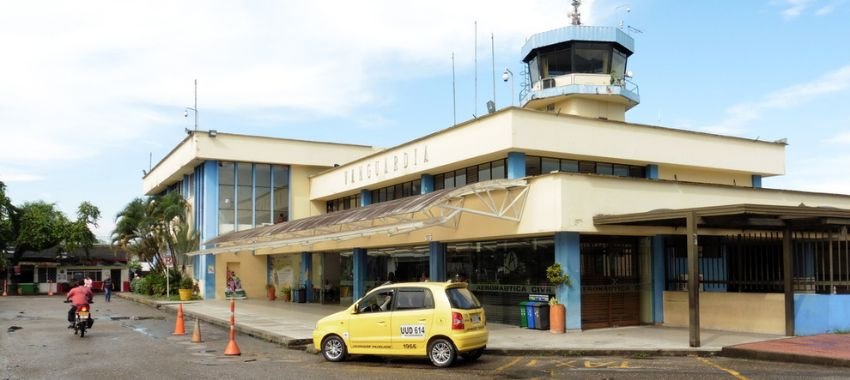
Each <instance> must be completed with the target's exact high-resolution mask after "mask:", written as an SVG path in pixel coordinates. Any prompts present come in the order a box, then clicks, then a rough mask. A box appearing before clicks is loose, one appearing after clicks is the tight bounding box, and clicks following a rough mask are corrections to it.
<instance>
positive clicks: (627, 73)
mask: <svg viewBox="0 0 850 380" xmlns="http://www.w3.org/2000/svg"><path fill="white" fill-rule="evenodd" d="M633 76H634V73H632V71H631V70H626V78H631V77H633Z"/></svg>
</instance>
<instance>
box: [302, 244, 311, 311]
mask: <svg viewBox="0 0 850 380" xmlns="http://www.w3.org/2000/svg"><path fill="white" fill-rule="evenodd" d="M312 277H313V255H312V254H310V252H301V286H302V287H304V296H305V297H307V302H311V301H312V300H313V278H312Z"/></svg>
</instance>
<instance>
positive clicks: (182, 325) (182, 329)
mask: <svg viewBox="0 0 850 380" xmlns="http://www.w3.org/2000/svg"><path fill="white" fill-rule="evenodd" d="M171 335H186V322H184V321H183V304H182V303H181V304H180V306H179V307H177V323H175V324H174V333H173V334H171Z"/></svg>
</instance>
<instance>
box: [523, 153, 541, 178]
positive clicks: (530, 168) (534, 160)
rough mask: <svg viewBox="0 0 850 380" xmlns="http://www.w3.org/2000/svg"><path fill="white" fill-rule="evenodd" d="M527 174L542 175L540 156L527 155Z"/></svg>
mask: <svg viewBox="0 0 850 380" xmlns="http://www.w3.org/2000/svg"><path fill="white" fill-rule="evenodd" d="M525 175H540V157H537V156H525Z"/></svg>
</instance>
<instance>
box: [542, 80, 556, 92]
mask: <svg viewBox="0 0 850 380" xmlns="http://www.w3.org/2000/svg"><path fill="white" fill-rule="evenodd" d="M553 87H555V78H543V88H544V89H547V88H553Z"/></svg>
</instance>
